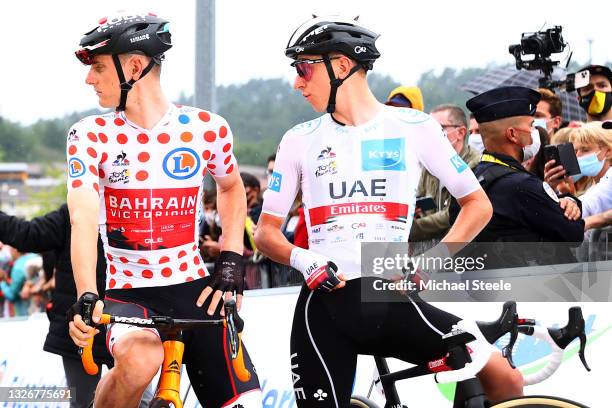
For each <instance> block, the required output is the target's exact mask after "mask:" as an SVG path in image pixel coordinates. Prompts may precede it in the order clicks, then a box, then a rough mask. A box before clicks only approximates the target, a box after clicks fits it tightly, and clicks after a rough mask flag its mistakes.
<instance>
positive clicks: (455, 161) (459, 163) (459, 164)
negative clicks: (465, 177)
mask: <svg viewBox="0 0 612 408" xmlns="http://www.w3.org/2000/svg"><path fill="white" fill-rule="evenodd" d="M450 161H451V164H452V165H453V167H454V168H455V170H457V173H461V172H463V171H464V170H465V169H467V168H468V165H467V164H466V163H465V162H464V161H463V159H462V158H461V156H459V155H458V154H455V155H454V156H453V157H451V159H450Z"/></svg>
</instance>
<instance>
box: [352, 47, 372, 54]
mask: <svg viewBox="0 0 612 408" xmlns="http://www.w3.org/2000/svg"><path fill="white" fill-rule="evenodd" d="M367 50H368V49H367V48H366V47H364V46H363V45H356V46H355V48H354V49H353V51H355V54H361V53H363V52H366V51H367Z"/></svg>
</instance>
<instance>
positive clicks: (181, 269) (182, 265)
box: [179, 262, 188, 272]
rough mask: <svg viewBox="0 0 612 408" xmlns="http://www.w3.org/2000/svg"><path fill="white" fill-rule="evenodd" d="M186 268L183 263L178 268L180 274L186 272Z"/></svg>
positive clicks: (185, 264)
mask: <svg viewBox="0 0 612 408" xmlns="http://www.w3.org/2000/svg"><path fill="white" fill-rule="evenodd" d="M187 268H188V266H187V263H186V262H183V263H182V264H181V266H179V269H180V271H181V272H185V271H186V270H187Z"/></svg>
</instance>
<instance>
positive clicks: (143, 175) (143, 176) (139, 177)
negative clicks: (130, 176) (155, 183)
mask: <svg viewBox="0 0 612 408" xmlns="http://www.w3.org/2000/svg"><path fill="white" fill-rule="evenodd" d="M147 178H149V173H147V172H146V171H144V170H140V171H139V172H138V173H136V180H138V181H145V180H146V179H147Z"/></svg>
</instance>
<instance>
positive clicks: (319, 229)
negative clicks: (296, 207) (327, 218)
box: [310, 227, 321, 234]
mask: <svg viewBox="0 0 612 408" xmlns="http://www.w3.org/2000/svg"><path fill="white" fill-rule="evenodd" d="M310 232H311V233H313V234H318V233H319V232H321V227H317V228H312V229H311V230H310Z"/></svg>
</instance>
